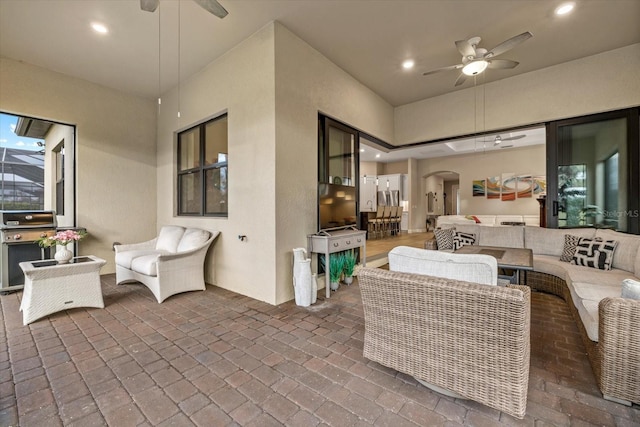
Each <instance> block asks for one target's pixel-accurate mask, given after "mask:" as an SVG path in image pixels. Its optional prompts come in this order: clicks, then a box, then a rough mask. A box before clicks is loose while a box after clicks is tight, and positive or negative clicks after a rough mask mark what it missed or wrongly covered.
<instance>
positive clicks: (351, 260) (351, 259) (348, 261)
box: [342, 250, 356, 285]
mask: <svg viewBox="0 0 640 427" xmlns="http://www.w3.org/2000/svg"><path fill="white" fill-rule="evenodd" d="M355 269H356V254H355V252H354V251H353V250H351V251H349V252H345V254H344V262H343V265H342V271H343V272H344V283H346V284H347V285H350V284H351V283H352V282H353V272H354V270H355Z"/></svg>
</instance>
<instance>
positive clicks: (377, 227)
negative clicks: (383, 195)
mask: <svg viewBox="0 0 640 427" xmlns="http://www.w3.org/2000/svg"><path fill="white" fill-rule="evenodd" d="M383 213H384V206H378V210H377V212H376V217H375V218H370V219H369V222H368V231H369V233H371V235H374V234H375V235H376V236H377V235H378V233H382V214H383Z"/></svg>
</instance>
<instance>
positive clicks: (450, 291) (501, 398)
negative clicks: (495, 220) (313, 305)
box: [358, 268, 531, 418]
mask: <svg viewBox="0 0 640 427" xmlns="http://www.w3.org/2000/svg"><path fill="white" fill-rule="evenodd" d="M358 282H359V284H360V291H361V293H362V303H363V307H364V316H365V335H364V357H366V358H368V359H370V360H373V361H375V362H378V363H380V364H382V365H384V366H387V367H390V368H393V369H396V370H398V371H400V372H403V373H405V374H408V375H411V376H413V377H414V378H416V379H418V380H421V382H426V383H429V384H431V385H435V386H436V387H439V388H442V389H445V390H447V391H452V392H454V393H456V394H457V395H459V396H462V397H464V398H467V399H471V400H474V401H476V402H479V403H482V404H484V405H487V406H489V407H492V408H495V409H498V410H500V411H503V412H505V413H507V414H509V415H512V416H514V417H517V418H523V417H524V414H525V410H526V403H527V387H528V383H529V357H530V342H529V331H530V297H531V295H530V290H529V288H527V287H525V286H515V285H508V286H506V287H501V286H489V285H481V284H477V283H471V282H463V281H458V280H452V279H444V278H438V277H433V276H425V275H418V274H409V273H399V272H393V271H385V270H380V269H372V268H362V269H361V270H360V272H359V273H358Z"/></svg>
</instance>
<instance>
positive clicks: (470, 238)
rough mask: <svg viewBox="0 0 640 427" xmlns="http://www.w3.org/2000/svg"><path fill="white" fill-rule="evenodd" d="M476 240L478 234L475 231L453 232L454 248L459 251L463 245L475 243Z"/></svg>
mask: <svg viewBox="0 0 640 427" xmlns="http://www.w3.org/2000/svg"><path fill="white" fill-rule="evenodd" d="M475 242H476V235H475V234H473V233H463V232H461V231H454V232H453V250H454V251H457V250H458V249H460V248H461V247H463V246H466V245H473V244H474V243H475Z"/></svg>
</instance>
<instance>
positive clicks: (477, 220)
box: [465, 215, 480, 224]
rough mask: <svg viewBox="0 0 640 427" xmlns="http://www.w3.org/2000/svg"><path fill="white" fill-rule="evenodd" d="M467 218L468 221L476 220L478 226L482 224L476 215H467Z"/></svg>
mask: <svg viewBox="0 0 640 427" xmlns="http://www.w3.org/2000/svg"><path fill="white" fill-rule="evenodd" d="M465 218H466V219H472V220H474V221H475V222H476V224H480V219H479V218H478V217H477V216H475V215H466V216H465Z"/></svg>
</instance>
